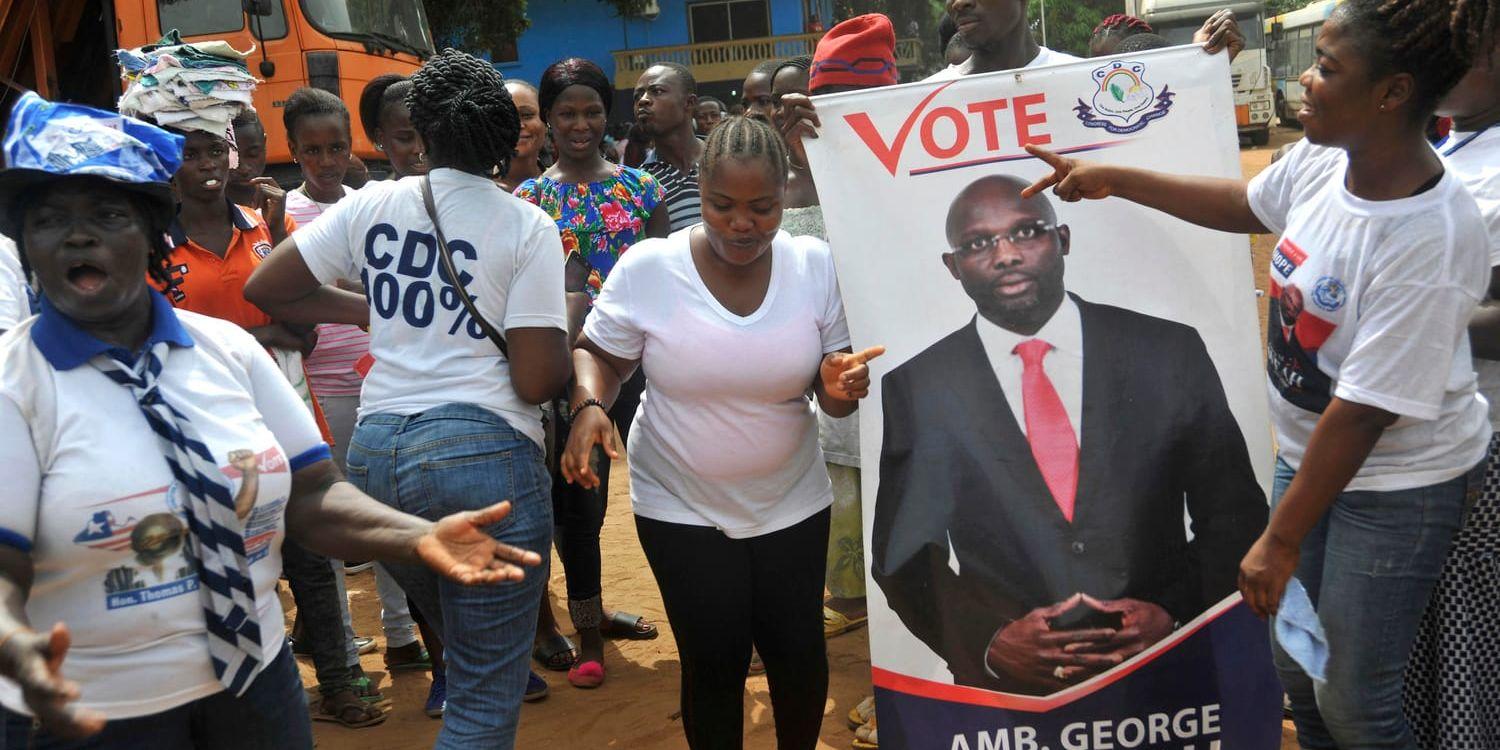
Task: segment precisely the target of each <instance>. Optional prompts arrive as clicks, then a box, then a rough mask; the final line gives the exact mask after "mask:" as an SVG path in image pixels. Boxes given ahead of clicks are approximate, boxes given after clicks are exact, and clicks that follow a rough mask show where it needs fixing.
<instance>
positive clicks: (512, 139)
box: [406, 49, 521, 177]
mask: <svg viewBox="0 0 1500 750" xmlns="http://www.w3.org/2000/svg"><path fill="white" fill-rule="evenodd" d="M406 108H407V109H408V110H409V111H410V112H411V124H412V126H413V127H415V128H416V129H417V133H418V134H420V135H421V136H422V142H423V143H426V144H427V155H428V158H429V159H431V161H432V165H433V166H434V167H452V168H454V169H458V170H461V171H464V172H468V173H469V174H475V175H480V176H483V177H488V176H490V175H491V174H493V173H494V171H495V170H496V169H497V168H498V169H499V171H500V173H501V174H504V173H505V172H508V171H509V170H510V157H511V155H512V154H514V153H515V151H516V141H517V139H519V138H520V134H521V118H520V115H518V114H517V113H516V103H515V102H514V101H512V100H511V98H510V92H509V91H506V90H505V79H504V78H503V77H501V75H500V72H499V71H497V70H495V68H494V67H492V66H491V65H490V64H489V63H487V62H485V61H483V60H481V59H479V58H477V57H474V56H473V55H470V54H467V53H464V52H459V51H458V50H455V49H445V50H443V51H442V52H439V53H437V54H436V55H434V56H433V57H432V58H431V59H430V60H428V61H427V62H426V63H425V64H423V65H422V68H421V69H420V70H418V71H417V72H416V73H413V74H412V77H411V92H410V93H408V94H407V95H406Z"/></svg>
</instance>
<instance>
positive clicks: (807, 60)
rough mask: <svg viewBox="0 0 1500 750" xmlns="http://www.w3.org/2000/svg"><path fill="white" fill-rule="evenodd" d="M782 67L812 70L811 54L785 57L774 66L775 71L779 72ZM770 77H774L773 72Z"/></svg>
mask: <svg viewBox="0 0 1500 750" xmlns="http://www.w3.org/2000/svg"><path fill="white" fill-rule="evenodd" d="M782 68H796V69H797V70H812V55H797V56H796V57H788V58H787V59H785V60H782V61H781V64H780V65H777V66H776V72H777V73H780V72H781V69H782ZM771 77H772V79H774V78H775V77H776V76H775V74H772V76H771Z"/></svg>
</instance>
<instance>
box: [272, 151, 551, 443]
mask: <svg viewBox="0 0 1500 750" xmlns="http://www.w3.org/2000/svg"><path fill="white" fill-rule="evenodd" d="M431 176H432V192H433V197H434V200H436V202H437V207H438V219H439V221H441V222H442V225H443V234H444V236H445V237H447V238H448V246H449V247H450V248H451V249H452V250H453V264H454V265H455V266H456V267H457V268H458V272H459V274H460V276H467V277H469V278H467V279H464V286H465V287H467V289H468V292H469V296H470V297H472V298H474V299H475V303H476V305H477V306H478V308H479V312H480V314H482V315H483V316H484V317H485V319H486V320H488V321H489V322H490V324H491V325H493V326H495V327H496V328H498V329H500V330H501V331H506V330H509V329H513V328H557V329H560V330H564V331H566V330H567V325H568V323H567V314H566V312H565V310H564V305H563V297H564V293H563V260H564V257H565V256H564V255H563V249H562V240H561V239H560V238H559V237H558V234H557V225H555V224H553V223H552V219H551V218H550V217H548V216H547V214H546V213H545V212H543V211H542V209H540V208H537V207H536V206H533V205H531V204H530V203H527V202H526V201H523V200H521V199H520V198H517V197H515V196H513V195H511V194H510V193H507V192H505V191H504V190H501V189H500V188H499V187H498V186H496V185H495V183H494V182H492V181H491V180H490V179H489V178H486V177H479V176H477V175H471V174H467V173H464V172H460V171H457V170H453V169H435V170H433V171H432V172H431ZM292 238H293V239H294V240H295V241H296V243H297V249H298V250H299V251H300V252H301V253H302V258H303V259H304V260H305V261H306V262H307V267H308V268H309V269H311V270H312V273H313V275H314V276H316V277H317V278H318V281H320V282H322V283H324V284H331V283H333V282H334V280H335V279H340V278H346V279H362V280H363V281H364V285H365V293H366V295H367V296H368V297H369V299H370V353H371V354H372V355H374V357H375V366H374V367H373V368H371V370H370V372H369V374H368V375H367V376H366V377H365V384H364V389H363V391H362V392H361V394H360V407H359V411H360V414H361V415H364V414H376V413H390V414H415V413H417V412H421V411H426V410H427V409H431V408H433V407H435V406H439V405H441V404H447V403H468V404H476V405H478V406H483V407H485V408H487V409H489V410H491V411H493V412H495V413H496V414H499V415H500V416H502V417H504V418H505V419H506V421H507V422H509V423H510V424H511V426H512V427H515V428H516V429H517V430H520V431H521V432H523V433H525V434H526V435H528V436H529V437H531V439H532V440H535V441H537V443H538V444H540V443H541V442H542V421H541V414H542V412H541V409H540V408H538V407H536V406H532V405H531V404H528V403H526V402H524V401H522V400H521V399H520V398H519V397H517V396H516V392H515V389H514V388H512V387H511V382H510V363H509V362H507V361H506V360H505V359H504V358H502V357H501V356H500V350H499V349H497V348H496V347H495V345H494V343H493V342H491V341H490V340H489V339H488V338H487V337H485V335H484V332H483V331H482V330H481V329H480V328H479V326H478V325H477V324H476V323H474V322H473V321H471V320H469V314H468V312H467V311H465V310H464V307H463V304H462V302H461V301H460V300H459V297H458V294H457V291H456V289H455V288H454V287H453V286H452V285H451V284H449V283H448V282H447V281H446V274H444V273H442V261H441V260H439V258H438V247H437V236H436V235H435V234H433V229H432V221H431V220H430V219H429V218H428V217H427V210H426V209H425V208H423V205H422V178H420V177H407V178H405V179H403V180H398V181H389V182H376V183H371V184H369V185H366V186H365V187H364V188H363V189H362V190H359V191H358V192H355V193H353V194H352V195H349V196H348V197H346V198H344V199H343V200H341V201H339V202H338V203H336V204H334V206H333V207H332V208H330V209H328V212H327V213H324V214H323V215H322V216H321V217H320V218H319V219H318V220H317V221H316V222H314V223H312V224H311V225H309V226H306V227H301V228H299V229H298V230H297V232H296V233H295V234H293V235H292Z"/></svg>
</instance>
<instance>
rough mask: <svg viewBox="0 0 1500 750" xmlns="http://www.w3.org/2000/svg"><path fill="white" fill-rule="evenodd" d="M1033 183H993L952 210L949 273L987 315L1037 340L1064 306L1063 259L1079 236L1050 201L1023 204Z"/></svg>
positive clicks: (985, 182)
mask: <svg viewBox="0 0 1500 750" xmlns="http://www.w3.org/2000/svg"><path fill="white" fill-rule="evenodd" d="M1028 184H1029V183H1028V182H1026V181H1025V180H1022V179H1019V178H1017V177H1011V176H1008V175H990V176H988V177H981V178H979V179H978V180H975V181H974V182H972V183H970V184H969V186H968V187H966V188H964V189H963V190H961V191H960V192H959V194H958V195H957V197H955V198H954V199H953V203H952V205H950V206H949V208H948V222H947V226H946V233H947V235H948V236H947V240H948V248H949V250H948V252H945V253H943V265H944V266H946V267H947V268H948V272H949V273H950V274H952V275H953V278H955V279H957V280H958V281H959V283H960V284H962V285H963V288H964V293H965V294H967V295H969V298H970V299H972V300H974V304H975V306H976V307H978V309H979V314H980V315H983V316H984V317H985V319H986V320H989V321H990V322H992V323H994V324H995V325H998V326H1000V327H1001V328H1004V329H1006V330H1009V331H1014V332H1016V333H1019V334H1021V335H1024V336H1030V335H1032V334H1034V333H1036V332H1037V331H1038V330H1040V329H1041V327H1042V326H1043V325H1045V324H1046V322H1047V321H1048V320H1050V319H1051V318H1052V314H1053V313H1055V312H1056V311H1057V307H1058V305H1060V304H1062V301H1063V298H1064V296H1065V294H1066V292H1065V290H1064V289H1063V256H1065V255H1067V254H1068V249H1069V246H1070V245H1071V243H1072V235H1071V233H1070V232H1069V231H1068V228H1067V227H1066V226H1059V225H1058V223H1057V214H1056V213H1055V212H1054V211H1053V210H1052V203H1051V202H1049V201H1048V200H1047V198H1046V197H1045V196H1042V195H1040V194H1039V195H1035V196H1032V197H1031V198H1022V197H1021V191H1022V190H1025V189H1026V187H1027V185H1028Z"/></svg>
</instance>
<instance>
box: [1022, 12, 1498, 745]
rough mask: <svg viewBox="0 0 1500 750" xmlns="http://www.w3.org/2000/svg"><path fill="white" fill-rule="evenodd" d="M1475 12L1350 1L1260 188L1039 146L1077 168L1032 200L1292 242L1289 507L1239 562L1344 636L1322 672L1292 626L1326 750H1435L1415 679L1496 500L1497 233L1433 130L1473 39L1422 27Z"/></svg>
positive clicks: (1278, 369) (1312, 726) (1283, 430)
mask: <svg viewBox="0 0 1500 750" xmlns="http://www.w3.org/2000/svg"><path fill="white" fill-rule="evenodd" d="M1471 5H1472V4H1471ZM1471 12H1473V10H1472V8H1471V7H1468V6H1465V7H1464V9H1463V10H1462V12H1460V13H1457V14H1455V13H1454V4H1453V3H1451V2H1446V1H1445V0H1438V1H1437V2H1433V3H1421V2H1416V1H1415V0H1346V2H1344V3H1343V4H1341V5H1340V6H1339V7H1338V8H1337V9H1336V10H1334V12H1333V15H1332V16H1330V17H1329V19H1328V20H1327V21H1326V22H1325V23H1324V24H1323V26H1322V28H1321V29H1320V30H1319V32H1318V39H1317V56H1316V58H1315V59H1314V61H1313V65H1312V67H1310V68H1309V69H1308V70H1306V71H1305V72H1303V74H1302V79H1301V83H1302V85H1303V87H1304V88H1305V89H1306V94H1305V96H1304V100H1303V101H1304V104H1303V109H1302V111H1301V112H1300V113H1299V114H1298V119H1299V120H1301V121H1302V123H1303V125H1304V127H1305V129H1306V133H1307V142H1305V143H1301V144H1299V145H1298V146H1296V147H1294V148H1293V149H1292V150H1291V151H1290V152H1288V153H1287V155H1286V156H1285V157H1284V158H1282V159H1281V160H1280V161H1278V162H1276V163H1275V164H1273V165H1271V166H1270V167H1269V168H1268V169H1266V170H1265V171H1264V172H1261V173H1260V175H1259V176H1257V177H1256V178H1255V179H1254V180H1251V181H1250V182H1249V183H1248V184H1246V183H1244V182H1242V181H1239V180H1226V179H1217V178H1203V177H1182V176H1175V175H1164V174H1159V173H1154V172H1148V171H1145V170H1140V169H1131V168H1125V167H1116V166H1110V165H1100V164H1088V163H1083V162H1079V161H1076V160H1073V159H1067V158H1063V157H1059V156H1057V155H1056V154H1052V153H1050V152H1047V151H1044V150H1042V149H1038V148H1034V147H1028V150H1030V151H1031V152H1032V153H1033V154H1035V155H1037V156H1039V157H1040V158H1042V159H1044V160H1045V161H1046V162H1048V163H1049V164H1051V165H1052V166H1053V167H1054V168H1055V170H1056V171H1055V172H1054V173H1053V174H1052V175H1050V176H1048V177H1046V178H1043V179H1042V180H1040V181H1038V182H1037V184H1035V185H1033V186H1032V187H1031V188H1030V189H1029V192H1035V191H1038V190H1040V189H1043V188H1045V187H1047V186H1051V185H1055V186H1056V187H1055V188H1054V192H1056V193H1057V195H1059V196H1060V197H1062V198H1063V199H1064V200H1078V199H1080V198H1104V197H1106V196H1110V195H1113V196H1117V197H1121V198H1125V199H1127V200H1131V201H1135V202H1137V203H1140V204H1142V205H1145V206H1150V207H1152V208H1156V209H1159V210H1162V211H1165V212H1167V213H1170V214H1173V215H1175V216H1177V217H1179V218H1183V219H1186V220H1188V221H1191V222H1194V223H1197V224H1201V225H1203V226H1207V227H1211V228H1215V229H1221V230H1224V231H1233V232H1257V233H1259V232H1266V231H1268V230H1274V231H1277V232H1280V233H1281V239H1280V240H1279V242H1278V244H1277V246H1276V250H1275V252H1274V253H1273V255H1272V257H1271V290H1270V317H1269V322H1268V331H1267V333H1268V338H1269V347H1268V360H1269V361H1268V363H1267V368H1266V369H1267V373H1268V375H1269V390H1270V399H1271V415H1272V422H1273V426H1274V427H1275V430H1276V439H1277V444H1278V446H1279V450H1280V456H1279V458H1278V460H1277V465H1276V481H1275V485H1274V487H1273V492H1272V496H1273V501H1272V502H1273V506H1274V509H1273V512H1272V516H1271V521H1270V525H1269V526H1268V527H1267V529H1266V531H1265V532H1264V534H1262V536H1261V538H1260V539H1259V540H1258V541H1257V542H1256V543H1255V545H1254V546H1253V547H1252V548H1251V550H1250V552H1249V553H1248V554H1247V555H1246V556H1245V559H1244V561H1243V562H1242V563H1241V565H1240V591H1241V593H1243V594H1244V597H1245V601H1246V602H1247V603H1248V604H1249V606H1250V607H1251V608H1252V609H1253V610H1254V611H1255V612H1256V613H1258V614H1260V615H1261V616H1269V615H1275V614H1277V613H1278V610H1279V609H1281V608H1282V601H1283V594H1284V593H1285V594H1286V595H1287V596H1289V597H1297V599H1296V601H1298V602H1299V603H1300V602H1305V601H1307V599H1310V601H1311V604H1312V606H1313V608H1314V609H1315V611H1316V613H1317V619H1318V621H1319V622H1320V623H1321V627H1322V629H1323V631H1324V633H1325V634H1326V640H1327V649H1326V651H1325V652H1324V653H1326V655H1327V657H1328V658H1327V663H1326V668H1325V669H1324V670H1323V673H1322V674H1321V675H1320V679H1317V680H1314V678H1313V677H1311V676H1309V675H1310V674H1311V673H1317V672H1319V666H1320V665H1319V664H1318V662H1319V659H1317V658H1309V657H1310V656H1315V655H1314V654H1310V653H1308V651H1310V650H1303V649H1296V651H1297V652H1298V653H1297V654H1296V655H1293V654H1292V653H1290V652H1289V651H1288V650H1286V649H1284V648H1283V646H1282V643H1281V642H1280V640H1279V639H1277V638H1276V632H1277V628H1273V629H1272V640H1273V649H1274V655H1275V660H1276V666H1277V669H1278V671H1279V672H1280V673H1281V678H1282V683H1283V685H1284V687H1285V688H1286V691H1287V694H1288V695H1289V696H1290V699H1291V708H1292V714H1293V718H1294V719H1295V721H1296V724H1297V737H1298V741H1299V742H1300V743H1301V744H1302V747H1305V748H1334V747H1343V748H1354V747H1361V748H1364V747H1390V748H1396V747H1401V748H1409V747H1415V745H1414V741H1413V739H1412V736H1411V731H1410V728H1409V727H1408V725H1407V722H1406V720H1405V718H1404V717H1403V716H1402V709H1401V690H1402V670H1403V668H1404V666H1405V664H1406V660H1407V655H1408V654H1409V653H1410V651H1411V645H1412V641H1413V638H1414V637H1415V635H1416V630H1417V625H1418V622H1419V621H1420V619H1421V617H1422V612H1423V609H1424V608H1425V607H1426V604H1427V600H1428V597H1429V595H1430V594H1431V592H1432V588H1433V584H1434V582H1435V581H1436V580H1437V577H1438V573H1439V570H1440V569H1441V567H1442V564H1443V558H1444V555H1445V553H1446V552H1447V550H1448V545H1449V541H1450V540H1451V539H1452V538H1453V535H1454V533H1455V532H1456V531H1457V529H1458V526H1459V522H1460V520H1461V519H1462V517H1463V513H1464V507H1465V504H1466V501H1467V500H1468V499H1470V498H1472V496H1473V494H1474V493H1477V492H1478V490H1479V485H1478V481H1479V475H1480V473H1481V472H1480V471H1478V470H1477V469H1478V468H1481V467H1482V465H1483V461H1484V457H1485V446H1486V443H1487V442H1488V440H1489V436H1490V428H1489V420H1488V418H1487V413H1486V409H1485V403H1484V400H1483V399H1481V398H1480V397H1479V396H1478V395H1477V393H1476V390H1475V379H1474V368H1473V363H1472V360H1471V358H1470V354H1469V341H1468V331H1467V324H1468V322H1469V317H1470V315H1471V314H1472V313H1473V311H1474V309H1475V307H1476V306H1477V305H1478V303H1479V301H1480V300H1481V299H1483V298H1484V295H1485V290H1486V287H1487V286H1488V280H1489V249H1488V248H1489V241H1488V239H1487V237H1486V232H1485V226H1484V222H1483V219H1482V218H1481V217H1480V214H1479V209H1478V208H1477V207H1476V206H1475V204H1474V199H1473V198H1472V197H1470V195H1469V193H1468V191H1467V190H1465V189H1464V186H1463V184H1462V182H1461V181H1460V180H1459V178H1458V177H1457V176H1456V175H1454V174H1453V173H1452V172H1447V171H1445V170H1444V168H1443V165H1442V162H1441V161H1440V160H1439V158H1438V156H1437V154H1435V153H1433V151H1432V149H1431V147H1429V146H1428V144H1427V142H1426V140H1425V138H1424V130H1425V125H1426V123H1427V121H1428V119H1429V118H1430V117H1431V116H1432V113H1433V109H1434V108H1435V107H1436V105H1437V102H1438V100H1439V99H1440V98H1441V97H1442V96H1443V95H1444V94H1445V93H1446V92H1447V91H1448V90H1449V89H1450V88H1452V87H1453V85H1454V84H1455V83H1456V82H1457V81H1458V80H1459V78H1460V77H1462V76H1463V74H1464V72H1465V70H1466V69H1467V68H1468V58H1469V55H1468V51H1467V49H1466V44H1467V42H1468V39H1467V38H1466V37H1465V36H1463V35H1456V34H1454V33H1453V32H1452V31H1451V30H1450V28H1449V24H1448V23H1447V22H1446V21H1444V22H1439V23H1425V22H1420V23H1419V22H1418V20H1417V18H1418V17H1419V16H1420V17H1422V18H1424V19H1425V18H1427V17H1430V16H1431V17H1437V18H1441V19H1448V18H1450V16H1455V17H1459V18H1462V17H1464V16H1466V15H1467V14H1468V13H1471ZM1294 575H1295V577H1296V582H1297V583H1300V586H1296V585H1291V584H1289V583H1288V582H1289V581H1290V580H1291V579H1292V578H1293V576H1294ZM1304 590H1305V592H1306V593H1305V594H1303V591H1304ZM1304 596H1305V597H1306V599H1304V598H1302V597H1304ZM1286 609H1289V610H1295V609H1300V607H1286ZM1304 662H1305V663H1304ZM1324 678H1326V679H1324Z"/></svg>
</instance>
